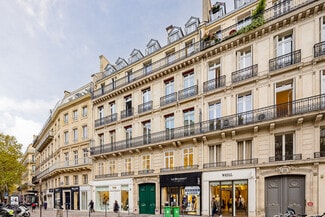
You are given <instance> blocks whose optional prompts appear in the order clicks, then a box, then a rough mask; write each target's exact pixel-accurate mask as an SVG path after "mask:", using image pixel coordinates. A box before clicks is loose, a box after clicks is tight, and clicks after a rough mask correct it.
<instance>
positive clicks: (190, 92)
mask: <svg viewBox="0 0 325 217" xmlns="http://www.w3.org/2000/svg"><path fill="white" fill-rule="evenodd" d="M197 93H198V86H197V85H194V86H192V87H189V88H186V89H184V90H180V91H178V100H183V99H186V98H189V97H192V96H196V95H197Z"/></svg>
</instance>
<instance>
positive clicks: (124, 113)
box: [121, 107, 134, 119]
mask: <svg viewBox="0 0 325 217" xmlns="http://www.w3.org/2000/svg"><path fill="white" fill-rule="evenodd" d="M133 113H134V108H133V107H132V108H130V109H126V110H123V111H121V119H124V118H127V117H131V116H133Z"/></svg>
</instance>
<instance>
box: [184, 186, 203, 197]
mask: <svg viewBox="0 0 325 217" xmlns="http://www.w3.org/2000/svg"><path fill="white" fill-rule="evenodd" d="M192 194H196V195H199V194H200V187H199V186H186V187H185V195H192Z"/></svg>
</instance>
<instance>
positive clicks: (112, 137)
mask: <svg viewBox="0 0 325 217" xmlns="http://www.w3.org/2000/svg"><path fill="white" fill-rule="evenodd" d="M109 140H110V144H111V146H112V148H113V146H115V142H116V131H115V130H112V131H109Z"/></svg>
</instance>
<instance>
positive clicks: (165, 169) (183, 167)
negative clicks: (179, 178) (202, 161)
mask: <svg viewBox="0 0 325 217" xmlns="http://www.w3.org/2000/svg"><path fill="white" fill-rule="evenodd" d="M198 168H199V165H197V164H194V165H188V166H180V167H167V168H160V172H161V173H165V172H175V171H184V170H193V169H195V170H196V169H198Z"/></svg>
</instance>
